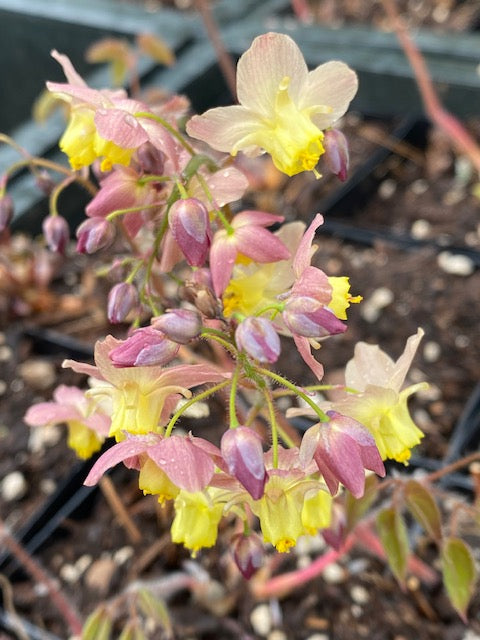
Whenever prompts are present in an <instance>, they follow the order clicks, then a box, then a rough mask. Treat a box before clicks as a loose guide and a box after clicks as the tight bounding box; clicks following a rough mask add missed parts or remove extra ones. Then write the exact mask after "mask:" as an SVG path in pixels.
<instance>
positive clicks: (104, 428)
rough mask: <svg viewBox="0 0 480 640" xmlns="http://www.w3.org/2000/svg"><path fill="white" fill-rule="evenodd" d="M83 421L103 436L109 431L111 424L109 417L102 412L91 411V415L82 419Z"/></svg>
mask: <svg viewBox="0 0 480 640" xmlns="http://www.w3.org/2000/svg"><path fill="white" fill-rule="evenodd" d="M83 423H84V424H85V425H86V426H87V427H88V428H89V429H91V430H92V431H95V433H98V434H99V435H100V436H104V437H105V438H106V437H107V436H108V434H109V432H110V426H111V424H112V421H111V419H110V418H109V417H108V416H106V415H105V414H104V413H93V414H92V415H91V416H89V417H88V418H86V419H84V420H83Z"/></svg>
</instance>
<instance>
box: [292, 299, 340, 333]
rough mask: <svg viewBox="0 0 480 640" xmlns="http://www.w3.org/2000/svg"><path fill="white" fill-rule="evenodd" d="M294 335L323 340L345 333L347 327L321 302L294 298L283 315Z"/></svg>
mask: <svg viewBox="0 0 480 640" xmlns="http://www.w3.org/2000/svg"><path fill="white" fill-rule="evenodd" d="M282 317H283V320H284V322H285V324H286V325H287V327H288V328H289V329H290V331H291V332H292V333H294V334H295V335H298V336H303V337H304V338H323V337H325V336H329V335H335V334H337V333H343V332H344V331H346V330H347V326H346V325H345V324H344V323H343V322H341V321H340V320H339V319H338V318H337V316H336V315H335V314H334V313H333V311H330V309H328V308H327V307H325V306H324V305H323V304H322V303H321V302H319V301H318V300H315V298H310V297H307V296H292V297H291V298H290V299H289V300H288V301H287V303H286V305H285V309H284V311H283V313H282Z"/></svg>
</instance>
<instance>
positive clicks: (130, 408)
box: [62, 336, 230, 440]
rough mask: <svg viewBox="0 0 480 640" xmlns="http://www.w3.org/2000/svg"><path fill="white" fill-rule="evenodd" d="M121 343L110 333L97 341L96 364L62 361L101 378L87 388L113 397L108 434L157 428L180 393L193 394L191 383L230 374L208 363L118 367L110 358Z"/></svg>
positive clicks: (121, 436) (94, 393)
mask: <svg viewBox="0 0 480 640" xmlns="http://www.w3.org/2000/svg"><path fill="white" fill-rule="evenodd" d="M120 345H121V341H120V340H116V339H115V338H114V337H113V336H107V337H106V338H105V340H102V341H98V342H97V343H96V345H95V365H96V366H93V365H89V364H85V363H82V362H76V361H75V360H65V361H64V362H63V365H62V366H63V367H67V368H68V367H69V368H71V369H73V370H74V371H76V372H77V373H84V374H86V375H88V376H91V377H93V378H95V379H97V380H100V381H101V382H100V383H99V384H98V385H97V386H95V387H94V388H93V389H90V390H89V391H88V395H89V396H91V397H96V398H98V399H99V400H101V399H102V398H107V399H110V401H111V404H112V416H111V417H112V424H111V427H110V433H109V435H111V436H115V438H116V439H117V440H122V439H124V438H125V433H124V432H126V433H131V434H137V435H141V434H147V433H149V432H158V431H159V429H160V425H161V424H165V423H166V420H167V419H168V417H169V416H170V414H171V412H172V411H173V409H174V407H175V406H176V404H177V402H178V399H179V396H181V395H183V396H185V397H187V398H188V397H190V396H191V391H190V390H189V389H190V387H195V386H197V385H201V384H204V383H206V382H218V381H220V380H222V379H225V377H226V376H228V375H230V374H224V373H221V372H219V371H218V370H217V369H216V368H215V367H213V366H211V365H208V364H198V365H194V364H185V365H177V366H171V367H161V366H152V367H148V366H140V367H124V368H117V367H115V365H114V364H113V362H112V361H111V359H110V352H111V351H113V350H114V349H115V348H116V347H118V346H120Z"/></svg>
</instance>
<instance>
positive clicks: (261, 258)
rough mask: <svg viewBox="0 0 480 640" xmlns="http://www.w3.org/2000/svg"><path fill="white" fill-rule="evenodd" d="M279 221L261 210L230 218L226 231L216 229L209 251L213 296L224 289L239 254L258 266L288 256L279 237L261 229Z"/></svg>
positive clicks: (288, 253) (280, 217)
mask: <svg viewBox="0 0 480 640" xmlns="http://www.w3.org/2000/svg"><path fill="white" fill-rule="evenodd" d="M283 220H284V218H283V216H276V215H274V214H272V213H266V212H264V211H242V212H241V213H237V215H235V216H234V218H233V220H232V222H231V223H230V225H231V229H230V230H228V231H227V230H226V229H220V230H219V231H217V232H216V233H215V236H214V238H213V242H212V246H211V249H210V270H211V273H212V281H213V288H214V290H215V293H216V294H217V296H220V295H221V294H222V293H223V291H224V290H225V287H226V286H227V284H228V281H229V280H230V276H231V275H232V271H233V267H234V265H235V259H236V258H237V256H238V255H239V254H240V255H241V256H246V257H247V258H250V260H253V261H254V262H259V263H264V262H276V261H278V260H286V259H288V258H289V257H290V252H289V250H288V249H287V247H286V246H285V245H284V244H283V242H282V241H281V240H280V238H279V237H278V236H276V235H274V234H273V233H272V232H271V231H268V230H267V229H265V228H264V227H269V226H270V225H272V224H274V223H275V222H283Z"/></svg>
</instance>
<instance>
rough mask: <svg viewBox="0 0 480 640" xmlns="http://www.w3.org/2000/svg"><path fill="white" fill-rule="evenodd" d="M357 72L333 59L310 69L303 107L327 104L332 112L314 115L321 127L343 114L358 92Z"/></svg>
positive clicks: (302, 102)
mask: <svg viewBox="0 0 480 640" xmlns="http://www.w3.org/2000/svg"><path fill="white" fill-rule="evenodd" d="M357 89H358V79H357V74H356V73H355V72H354V71H352V69H350V67H348V66H347V65H346V64H344V63H343V62H338V61H337V60H332V61H330V62H326V63H325V64H321V65H320V66H319V67H317V68H316V69H314V70H313V71H310V73H309V74H308V79H307V89H306V91H305V92H304V93H303V94H302V96H301V98H300V100H301V103H300V104H301V108H308V107H314V106H316V105H325V106H327V107H331V108H332V111H331V112H330V113H325V114H322V113H319V114H314V115H312V120H313V122H314V123H315V124H316V125H317V127H318V128H319V129H326V128H327V127H330V126H331V125H332V124H333V123H334V122H336V121H337V120H338V119H339V118H341V117H342V116H343V114H344V113H345V112H346V110H347V109H348V105H349V104H350V102H351V101H352V99H353V97H354V96H355V94H356V93H357Z"/></svg>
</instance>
